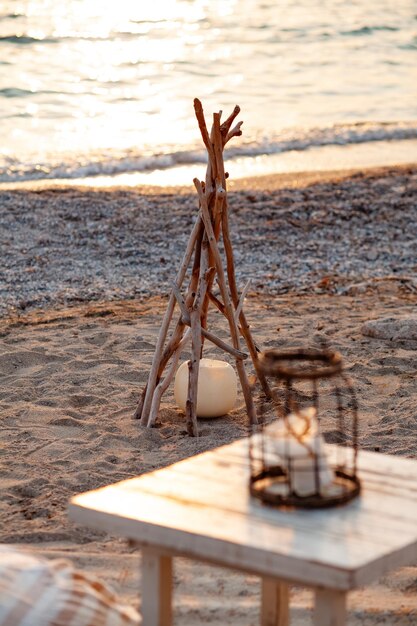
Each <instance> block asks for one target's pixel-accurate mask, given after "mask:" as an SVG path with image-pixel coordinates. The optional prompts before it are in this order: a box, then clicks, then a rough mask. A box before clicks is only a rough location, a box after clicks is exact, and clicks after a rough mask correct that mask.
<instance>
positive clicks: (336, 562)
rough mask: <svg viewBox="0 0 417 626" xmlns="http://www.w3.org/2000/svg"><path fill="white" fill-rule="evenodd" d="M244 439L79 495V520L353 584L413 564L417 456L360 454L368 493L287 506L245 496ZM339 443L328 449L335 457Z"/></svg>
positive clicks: (176, 546)
mask: <svg viewBox="0 0 417 626" xmlns="http://www.w3.org/2000/svg"><path fill="white" fill-rule="evenodd" d="M247 447H248V441H247V440H240V441H236V442H235V443H233V444H231V445H228V446H223V447H221V448H217V449H215V450H211V451H209V452H205V453H203V454H200V455H198V456H195V457H192V458H189V459H186V460H185V461H181V462H179V463H176V464H175V465H172V466H170V467H167V468H165V469H161V470H157V471H155V472H152V473H149V474H144V475H143V476H139V477H137V478H132V479H130V480H126V481H123V482H120V483H116V484H114V485H110V486H108V487H104V488H102V489H97V490H95V491H90V492H87V493H84V494H80V495H78V496H76V497H74V498H73V499H72V500H71V503H70V515H71V517H72V518H73V519H74V520H75V521H77V522H78V523H81V524H85V525H88V526H90V527H93V528H99V529H104V530H107V531H108V532H109V533H110V534H113V535H117V536H122V537H126V538H130V539H133V540H136V541H137V542H139V543H140V544H142V545H149V546H153V547H159V548H161V549H162V550H166V551H167V552H171V553H175V554H182V555H185V556H190V557H194V558H197V559H201V560H206V561H209V562H215V563H218V564H223V565H225V566H231V567H234V568H237V569H242V570H245V571H248V572H252V573H255V574H259V575H261V576H271V577H276V578H280V579H283V580H285V581H288V582H297V583H299V584H305V585H313V586H317V585H323V586H325V587H330V588H334V589H341V590H349V589H352V588H354V587H357V586H361V585H364V584H367V583H369V582H371V581H373V580H374V579H376V578H378V577H379V576H381V575H382V574H384V573H386V572H387V571H389V570H390V569H393V568H395V567H398V566H401V565H408V564H412V563H415V562H417V461H414V460H411V459H404V458H400V457H394V456H388V455H383V454H378V453H373V452H360V453H359V477H360V479H361V481H362V487H363V489H362V494H361V496H360V497H359V498H357V499H356V500H354V501H352V502H350V503H349V504H347V505H344V506H341V507H338V508H333V509H326V510H321V511H319V510H316V511H306V510H298V511H281V510H278V509H274V508H271V507H268V506H265V505H263V504H261V503H260V502H258V501H256V500H254V499H253V498H251V497H250V495H249V493H248V473H249V465H248V456H247ZM335 449H336V446H326V451H327V453H328V454H329V455H333V454H334V453H335Z"/></svg>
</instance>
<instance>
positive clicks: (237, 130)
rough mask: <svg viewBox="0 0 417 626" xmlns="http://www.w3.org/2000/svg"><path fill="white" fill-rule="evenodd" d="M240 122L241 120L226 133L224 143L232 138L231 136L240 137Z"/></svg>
mask: <svg viewBox="0 0 417 626" xmlns="http://www.w3.org/2000/svg"><path fill="white" fill-rule="evenodd" d="M242 124H243V122H238V123H237V124H236V126H234V128H232V130H231V131H229V132H228V133H227V135H226V137H225V140H224V145H226V144H227V143H228V142H229V141H230V140H231V139H232V137H240V135H241V134H242V131H241V127H242Z"/></svg>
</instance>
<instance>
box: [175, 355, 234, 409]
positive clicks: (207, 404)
mask: <svg viewBox="0 0 417 626" xmlns="http://www.w3.org/2000/svg"><path fill="white" fill-rule="evenodd" d="M187 395H188V361H186V362H185V363H182V364H181V365H180V367H179V368H178V370H177V373H176V375H175V383H174V397H175V402H176V403H177V404H178V406H179V408H180V409H181V410H182V411H184V412H185V405H186V403H187ZM236 398H237V380H236V374H235V370H234V369H233V367H232V366H231V365H229V363H226V361H216V360H214V359H201V360H200V370H199V373H198V387H197V410H196V413H197V417H220V415H225V414H226V413H228V412H229V411H230V410H231V409H233V407H234V406H235V403H236Z"/></svg>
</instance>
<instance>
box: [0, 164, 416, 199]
mask: <svg viewBox="0 0 417 626" xmlns="http://www.w3.org/2000/svg"><path fill="white" fill-rule="evenodd" d="M192 169H193V168H192V167H190V173H191V175H190V180H191V179H192V178H193V176H192ZM410 170H417V161H414V162H413V161H410V163H405V164H400V165H383V166H376V167H375V166H369V167H352V168H335V169H326V170H303V171H299V172H276V173H273V174H259V175H256V176H243V177H241V178H230V179H229V180H228V181H227V188H228V191H249V190H254V191H261V190H264V191H276V190H278V189H283V188H286V187H288V188H290V189H295V188H299V187H305V186H308V185H313V184H316V183H333V182H340V181H342V180H345V179H347V178H354V177H361V176H366V175H369V176H384V175H386V174H390V173H392V172H393V171H396V172H399V173H401V172H408V171H410ZM107 178H108V179H110V180H111V177H110V176H109V177H107ZM90 180H92V181H94V178H91V179H90ZM77 181H78V179H74V180H72V179H67V178H65V179H50V180H48V179H42V180H25V181H17V182H0V193H2V192H4V191H28V192H30V191H33V192H35V191H36V192H40V191H50V190H52V189H53V190H57V191H58V190H60V191H79V192H83V191H85V192H87V191H96V192H106V191H108V192H115V191H129V192H130V191H132V192H136V193H138V194H142V195H156V194H158V193H159V194H178V195H185V194H193V193H195V188H194V185H193V184H192V183H190V184H189V185H152V184H149V185H144V184H138V185H132V186H130V185H128V186H126V185H123V184H109V185H105V186H102V185H99V184H98V185H94V184H88V185H82V184H79V183H78V182H77Z"/></svg>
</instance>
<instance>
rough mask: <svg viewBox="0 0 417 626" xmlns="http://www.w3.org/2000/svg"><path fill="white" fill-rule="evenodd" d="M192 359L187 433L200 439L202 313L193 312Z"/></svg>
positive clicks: (190, 362)
mask: <svg viewBox="0 0 417 626" xmlns="http://www.w3.org/2000/svg"><path fill="white" fill-rule="evenodd" d="M190 317H191V341H192V350H191V359H190V360H189V361H188V395H187V402H186V405H185V419H186V422H187V432H188V434H189V435H191V437H198V426H197V414H196V409H197V391H198V373H199V370H200V354H201V322H200V311H199V310H198V309H194V310H193V311H191V315H190Z"/></svg>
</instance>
